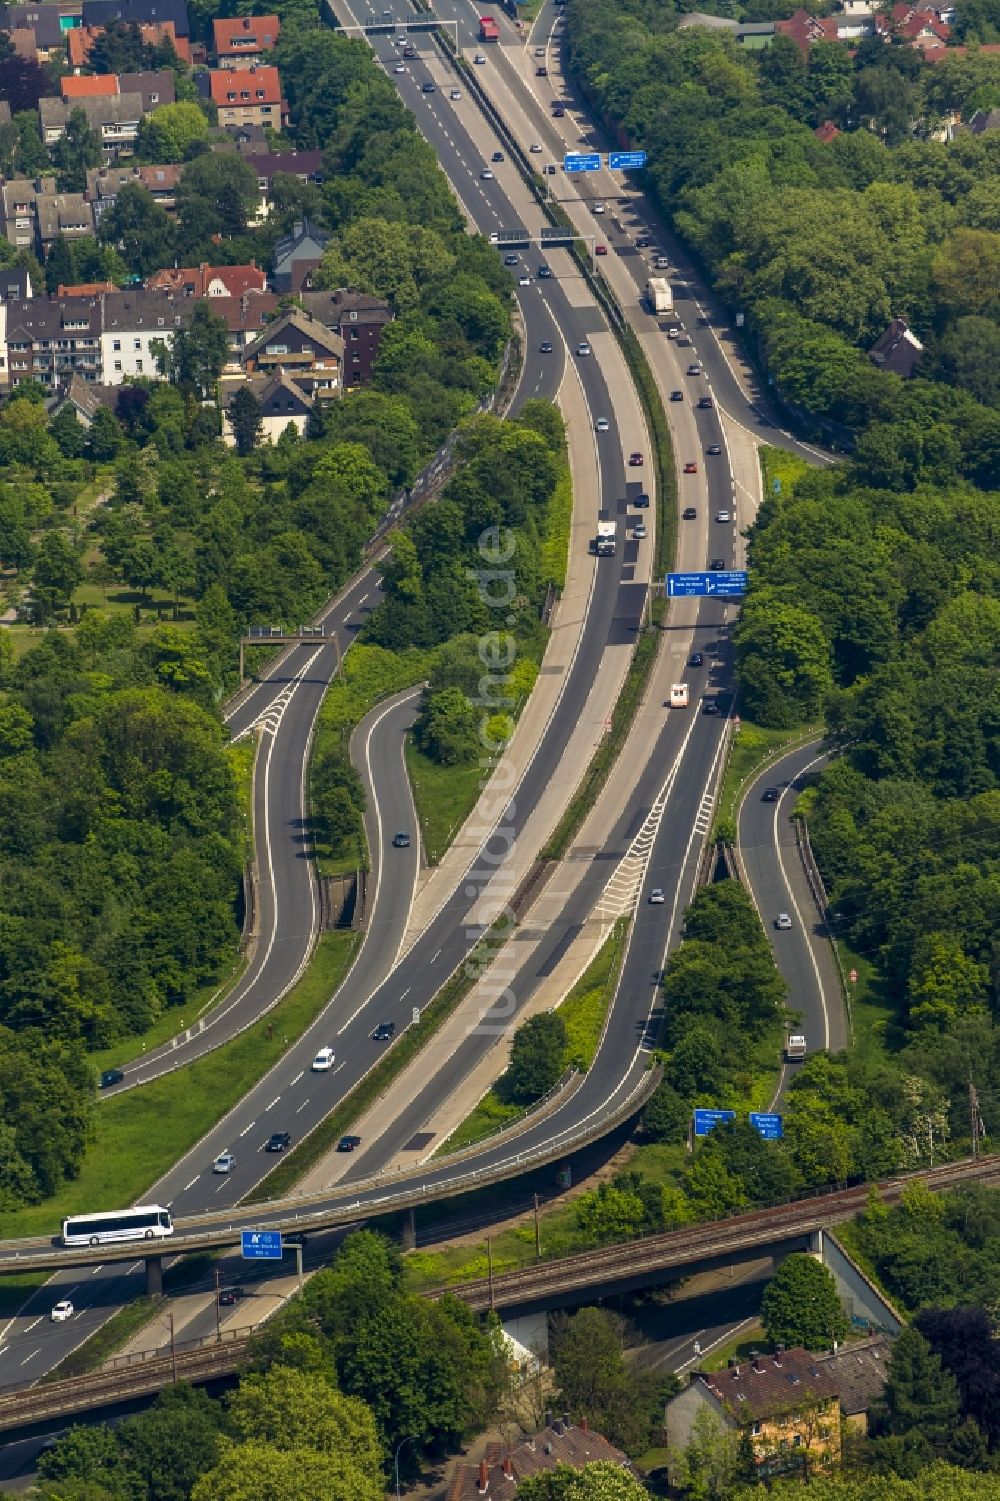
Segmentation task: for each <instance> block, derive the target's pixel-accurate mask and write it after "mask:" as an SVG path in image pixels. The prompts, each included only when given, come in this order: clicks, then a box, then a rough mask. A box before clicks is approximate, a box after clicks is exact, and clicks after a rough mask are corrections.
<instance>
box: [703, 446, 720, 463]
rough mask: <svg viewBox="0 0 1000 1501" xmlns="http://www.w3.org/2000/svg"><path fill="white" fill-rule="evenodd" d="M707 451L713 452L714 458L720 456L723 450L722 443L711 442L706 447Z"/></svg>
mask: <svg viewBox="0 0 1000 1501" xmlns="http://www.w3.org/2000/svg"><path fill="white" fill-rule="evenodd" d="M705 452H706V453H708V454H711V455H712V458H713V459H715V458H718V456H719V454H720V453H721V452H722V444H721V443H710V444H709V445H708V447H707V448H706V449H705Z"/></svg>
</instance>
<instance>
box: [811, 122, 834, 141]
mask: <svg viewBox="0 0 1000 1501" xmlns="http://www.w3.org/2000/svg"><path fill="white" fill-rule="evenodd" d="M813 135H814V136H815V137H816V139H817V140H818V141H822V142H823V144H824V145H826V144H828V143H829V142H830V141H833V140H836V138H837V136H839V135H840V131H839V130H838V129H837V127H836V125H834V123H833V121H832V120H824V121H823V123H822V125H817V126H816V129H815V130H814V131H813Z"/></svg>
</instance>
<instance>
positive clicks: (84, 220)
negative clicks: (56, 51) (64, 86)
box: [0, 100, 94, 259]
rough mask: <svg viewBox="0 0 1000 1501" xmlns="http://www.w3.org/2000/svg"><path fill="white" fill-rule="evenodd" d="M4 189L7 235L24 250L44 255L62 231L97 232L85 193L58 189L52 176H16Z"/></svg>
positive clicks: (82, 235)
mask: <svg viewBox="0 0 1000 1501" xmlns="http://www.w3.org/2000/svg"><path fill="white" fill-rule="evenodd" d="M45 102H46V101H45V100H43V101H42V103H45ZM50 102H52V103H58V102H59V101H58V100H53V101H50ZM0 192H2V203H3V226H2V232H3V235H4V237H5V238H6V239H7V240H9V241H10V243H11V244H12V245H15V246H17V248H18V249H20V250H31V251H34V252H35V253H36V254H37V255H39V256H41V257H42V258H43V259H44V257H45V256H46V254H47V253H48V250H49V247H50V246H51V245H52V243H53V241H54V240H56V239H58V237H59V236H60V235H62V236H63V237H64V239H67V240H82V239H86V238H88V237H89V236H91V235H92V234H93V233H94V216H93V214H92V213H91V209H90V204H89V203H88V202H87V200H86V198H85V197H84V195H83V194H82V193H58V192H56V184H55V179H54V178H52V177H39V178H36V179H34V180H32V179H31V178H29V177H14V178H11V180H10V181H9V182H5V183H4V184H3V187H2V190H0Z"/></svg>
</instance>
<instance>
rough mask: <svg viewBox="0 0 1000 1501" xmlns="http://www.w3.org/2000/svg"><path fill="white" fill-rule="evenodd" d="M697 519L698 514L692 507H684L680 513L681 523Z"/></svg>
mask: <svg viewBox="0 0 1000 1501" xmlns="http://www.w3.org/2000/svg"><path fill="white" fill-rule="evenodd" d="M697 519H698V512H697V511H696V510H695V508H694V506H685V507H684V509H683V511H682V512H681V520H682V521H697Z"/></svg>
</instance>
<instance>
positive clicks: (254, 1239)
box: [240, 1230, 281, 1261]
mask: <svg viewBox="0 0 1000 1501" xmlns="http://www.w3.org/2000/svg"><path fill="white" fill-rule="evenodd" d="M240 1255H241V1256H242V1257H243V1260H244V1261H280V1260H281V1231H280V1230H241V1231H240Z"/></svg>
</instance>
